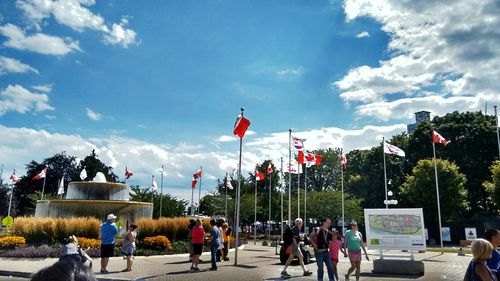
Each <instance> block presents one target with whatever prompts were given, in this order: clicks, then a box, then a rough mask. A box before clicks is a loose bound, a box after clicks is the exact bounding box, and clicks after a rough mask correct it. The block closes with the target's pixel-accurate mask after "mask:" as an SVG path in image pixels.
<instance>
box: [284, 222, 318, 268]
mask: <svg viewBox="0 0 500 281" xmlns="http://www.w3.org/2000/svg"><path fill="white" fill-rule="evenodd" d="M302 224H303V222H302V219H301V218H297V219H296V220H295V225H294V226H293V228H292V233H293V239H292V243H291V244H290V248H291V250H290V256H289V257H288V260H287V261H286V263H285V268H283V271H281V277H282V278H290V277H291V275H290V274H288V272H287V271H286V270H287V269H288V266H289V265H290V263H292V261H293V259H294V258H295V256H297V258H298V259H299V262H300V266H301V267H302V270H303V271H304V276H309V275H312V272H311V271H310V270H309V269H307V268H306V266H305V265H304V256H303V255H302V252H301V251H300V246H299V242H300V229H301V227H302Z"/></svg>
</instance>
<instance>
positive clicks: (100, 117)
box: [85, 107, 102, 121]
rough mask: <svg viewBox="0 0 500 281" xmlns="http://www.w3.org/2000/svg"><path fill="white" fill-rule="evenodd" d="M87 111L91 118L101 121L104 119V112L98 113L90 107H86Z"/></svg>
mask: <svg viewBox="0 0 500 281" xmlns="http://www.w3.org/2000/svg"><path fill="white" fill-rule="evenodd" d="M85 112H86V113H87V117H88V118H90V120H93V121H99V120H101V119H102V114H100V113H97V112H95V111H93V110H92V109H90V108H88V107H87V108H85Z"/></svg>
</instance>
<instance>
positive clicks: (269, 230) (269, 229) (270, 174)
mask: <svg viewBox="0 0 500 281" xmlns="http://www.w3.org/2000/svg"><path fill="white" fill-rule="evenodd" d="M269 165H271V161H269ZM266 172H267V171H266ZM272 175H273V172H270V173H269V223H268V224H267V228H268V233H269V234H268V235H269V237H271V187H272V185H271V178H272ZM269 237H268V239H269Z"/></svg>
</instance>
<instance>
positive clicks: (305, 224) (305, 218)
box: [304, 164, 308, 233]
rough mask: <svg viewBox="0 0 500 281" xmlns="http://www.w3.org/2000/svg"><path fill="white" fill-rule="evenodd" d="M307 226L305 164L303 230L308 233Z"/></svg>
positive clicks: (305, 174)
mask: <svg viewBox="0 0 500 281" xmlns="http://www.w3.org/2000/svg"><path fill="white" fill-rule="evenodd" d="M306 228H307V164H306V167H305V171H304V231H305V232H306V233H308V231H307V230H306Z"/></svg>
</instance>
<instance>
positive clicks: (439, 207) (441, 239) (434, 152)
mask: <svg viewBox="0 0 500 281" xmlns="http://www.w3.org/2000/svg"><path fill="white" fill-rule="evenodd" d="M432 152H433V155H434V158H433V160H434V161H433V162H434V175H435V177H436V197H437V198H436V199H437V207H438V221H439V231H438V233H439V241H440V242H441V254H443V253H444V251H443V235H442V233H441V206H440V204H439V183H438V172H437V165H436V162H437V161H436V145H435V144H434V141H433V142H432Z"/></svg>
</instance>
